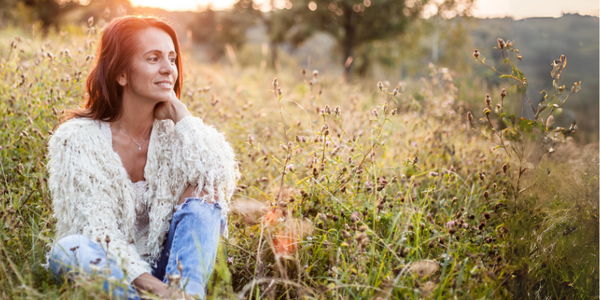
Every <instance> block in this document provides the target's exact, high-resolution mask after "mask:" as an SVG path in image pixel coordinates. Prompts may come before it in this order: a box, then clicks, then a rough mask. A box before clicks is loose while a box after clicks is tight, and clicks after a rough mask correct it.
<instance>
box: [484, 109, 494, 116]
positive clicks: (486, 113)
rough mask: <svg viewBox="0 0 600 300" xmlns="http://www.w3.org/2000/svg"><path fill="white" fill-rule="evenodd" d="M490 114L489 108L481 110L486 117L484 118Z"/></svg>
mask: <svg viewBox="0 0 600 300" xmlns="http://www.w3.org/2000/svg"><path fill="white" fill-rule="evenodd" d="M491 112H492V111H491V110H490V109H489V108H487V107H486V108H484V109H483V114H484V115H486V116H487V115H489V114H490V113H491Z"/></svg>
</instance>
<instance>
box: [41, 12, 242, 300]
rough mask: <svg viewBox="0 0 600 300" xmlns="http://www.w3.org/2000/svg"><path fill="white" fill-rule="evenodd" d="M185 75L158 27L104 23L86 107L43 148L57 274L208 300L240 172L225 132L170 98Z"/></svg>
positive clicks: (147, 21)
mask: <svg viewBox="0 0 600 300" xmlns="http://www.w3.org/2000/svg"><path fill="white" fill-rule="evenodd" d="M181 75H182V63H181V53H180V48H179V42H178V40H177V35H176V34H175V31H174V30H173V28H172V27H171V26H169V25H168V24H166V23H165V22H163V21H161V20H159V19H156V18H153V17H134V16H126V17H122V18H118V19H115V20H113V21H112V22H110V24H108V25H107V26H106V28H105V30H104V32H103V34H102V38H101V42H100V45H99V50H98V54H97V57H96V64H95V67H94V68H93V70H92V71H91V73H90V75H89V78H88V80H87V84H86V89H87V93H88V97H89V98H88V100H87V102H86V104H85V107H84V108H83V109H80V110H74V111H71V112H70V113H69V114H68V115H67V117H66V119H67V120H68V121H66V122H64V123H63V124H62V125H60V127H59V128H58V129H57V130H56V133H55V134H54V135H53V136H52V138H51V140H50V143H49V163H48V170H49V173H50V178H49V181H48V186H49V189H50V191H51V193H52V197H53V208H54V215H55V217H56V219H57V225H56V230H57V232H56V240H57V241H58V242H57V243H56V244H55V245H54V246H53V248H52V250H51V252H50V253H49V263H50V268H51V271H52V272H53V273H54V274H55V276H57V277H61V276H62V275H63V274H64V273H66V272H68V271H73V270H75V272H77V273H80V272H84V273H91V272H94V271H95V270H97V271H98V272H104V274H107V273H110V276H111V277H115V278H116V279H118V280H121V281H124V283H125V284H128V285H130V288H129V290H123V289H122V288H118V287H114V286H113V287H110V288H111V289H112V290H114V291H115V292H116V293H117V294H120V295H122V296H128V297H129V298H133V299H135V298H137V294H136V293H135V292H134V291H133V290H132V289H131V286H132V287H134V288H135V289H137V290H139V291H152V292H153V293H154V294H157V295H159V296H161V297H170V296H171V294H172V293H173V292H174V291H175V289H171V288H168V287H166V286H165V285H164V283H166V282H167V281H168V278H169V279H170V278H172V277H175V278H177V276H181V278H180V280H178V281H177V280H173V281H175V284H177V283H178V284H179V286H180V287H184V286H185V291H186V293H187V295H199V296H200V298H203V297H204V293H205V287H206V282H207V280H208V278H209V277H210V274H211V272H212V270H213V267H214V261H215V257H216V251H217V246H218V240H219V234H220V233H221V234H222V233H223V231H224V228H226V213H227V207H226V204H227V202H228V200H229V199H230V197H231V195H232V194H233V191H234V189H235V182H236V180H237V178H238V177H239V173H238V171H237V167H236V162H235V159H234V153H233V150H232V148H231V147H230V145H229V144H228V143H227V142H226V141H225V139H224V137H223V135H222V134H220V133H218V132H217V131H216V130H215V129H214V128H213V127H211V126H207V125H205V124H203V122H202V121H201V120H200V119H198V118H194V117H192V116H191V114H190V113H189V111H188V110H187V108H186V107H185V105H184V104H183V103H181V102H180V101H179V100H178V97H179V95H180V93H181V89H182V83H183V79H182V76H181ZM105 253H106V255H105ZM107 269H110V271H108V270H107ZM171 284H173V282H171ZM105 287H106V288H107V289H108V288H109V283H108V282H107V283H106V284H105Z"/></svg>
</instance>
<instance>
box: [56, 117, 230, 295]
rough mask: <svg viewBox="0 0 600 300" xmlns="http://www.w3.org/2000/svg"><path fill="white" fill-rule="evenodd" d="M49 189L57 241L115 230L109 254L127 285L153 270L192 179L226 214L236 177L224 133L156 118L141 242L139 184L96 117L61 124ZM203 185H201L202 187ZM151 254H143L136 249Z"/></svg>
mask: <svg viewBox="0 0 600 300" xmlns="http://www.w3.org/2000/svg"><path fill="white" fill-rule="evenodd" d="M48 149H49V151H48V157H49V162H48V171H49V174H50V177H49V180H48V187H49V189H50V192H51V195H52V199H53V201H52V203H53V209H54V217H55V218H56V220H57V224H56V240H57V241H58V240H59V239H61V238H63V237H65V236H68V235H71V234H82V235H85V236H87V237H88V238H90V239H91V240H92V241H96V239H97V237H100V239H101V240H102V243H101V244H102V247H103V248H105V249H106V243H105V242H104V240H105V237H106V236H110V240H111V241H110V243H109V246H108V257H109V259H112V260H114V261H115V262H117V263H119V264H120V266H121V268H122V269H124V270H125V271H126V278H125V281H126V283H128V284H130V283H131V282H132V281H133V280H134V279H135V278H137V277H138V276H140V275H141V274H142V273H144V272H148V273H150V272H151V268H150V266H151V265H155V264H156V262H157V261H158V259H159V258H160V254H161V251H162V246H163V242H164V241H165V239H166V236H167V233H168V231H169V226H170V220H171V218H172V215H173V212H174V206H175V205H176V204H177V202H178V200H179V197H180V196H181V195H182V194H183V192H184V191H185V188H186V187H187V186H189V185H197V186H198V189H196V190H195V191H194V196H198V195H199V194H200V193H201V192H202V191H203V192H205V193H206V194H207V199H208V200H210V201H218V202H219V204H220V205H221V207H222V214H227V211H228V208H227V203H228V202H229V200H230V198H231V196H232V194H233V192H234V190H235V187H236V181H237V179H238V178H239V172H238V168H237V162H236V161H235V157H234V152H233V149H232V148H231V146H230V145H229V143H227V141H226V140H225V138H224V136H223V135H222V134H220V133H219V132H217V130H215V128H213V127H212V126H208V125H206V124H204V123H203V122H202V120H200V119H198V118H195V117H191V116H188V117H185V118H183V119H182V120H180V121H179V122H178V123H177V124H174V123H173V121H171V120H162V121H159V120H155V121H154V123H153V127H152V132H151V135H150V144H149V146H148V157H147V162H146V166H145V169H144V175H145V178H146V181H147V182H148V189H147V191H146V194H145V195H144V198H145V199H147V201H148V212H149V217H150V225H149V227H150V229H149V234H148V240H147V241H148V242H147V243H148V244H147V245H136V241H135V239H134V236H135V229H136V228H135V219H136V213H135V190H134V188H133V185H132V183H131V180H130V178H129V175H128V174H127V171H126V170H125V167H124V166H123V164H122V162H121V158H120V157H119V155H118V154H117V153H116V152H114V151H113V148H112V144H111V143H110V142H108V141H107V140H106V138H104V137H103V136H102V133H101V131H100V128H99V127H98V125H97V124H96V123H95V122H94V121H93V120H91V119H85V118H80V119H72V120H69V121H67V122H65V123H64V124H62V125H61V126H60V127H59V128H58V129H57V130H56V132H55V133H54V135H53V136H52V138H51V139H50V142H49V146H48ZM202 188H203V190H200V189H202ZM142 246H143V247H144V248H146V249H147V250H148V251H149V254H148V256H147V257H145V259H143V258H142V257H141V256H140V254H139V253H138V251H137V247H142Z"/></svg>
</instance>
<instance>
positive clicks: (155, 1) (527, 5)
mask: <svg viewBox="0 0 600 300" xmlns="http://www.w3.org/2000/svg"><path fill="white" fill-rule="evenodd" d="M236 1H237V0H172V1H164V0H131V4H132V5H133V6H150V7H158V8H162V9H165V10H169V11H186V10H191V11H195V10H198V9H199V8H200V9H203V8H205V7H208V6H209V5H210V6H211V7H212V9H214V10H224V9H228V8H230V7H231V6H232V5H233V4H234V3H235V2H236ZM268 2H269V1H268V0H257V1H255V3H257V4H259V5H261V7H262V8H263V10H265V8H266V7H267V6H268ZM287 2H288V1H285V0H276V1H275V5H276V6H278V7H279V6H281V8H283V7H285V6H286V3H287ZM563 13H579V14H581V15H592V16H598V1H596V0H580V1H577V4H576V5H573V3H572V2H569V1H563V0H529V1H519V0H501V1H498V0H477V1H476V2H475V7H474V9H473V10H472V14H473V16H475V17H480V18H486V17H490V18H496V17H505V16H512V17H513V18H515V19H522V18H528V17H560V16H561V15H562V14H563Z"/></svg>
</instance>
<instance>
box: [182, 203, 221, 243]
mask: <svg viewBox="0 0 600 300" xmlns="http://www.w3.org/2000/svg"><path fill="white" fill-rule="evenodd" d="M207 210H210V211H211V212H210V214H217V213H218V214H220V213H221V210H222V208H221V204H219V202H216V203H208V202H206V201H205V200H204V199H203V198H201V197H198V198H196V197H188V198H185V201H184V202H183V203H182V204H179V205H176V206H175V213H176V214H197V215H199V216H205V215H206V213H207ZM218 222H219V227H220V230H219V234H220V235H223V236H224V237H227V216H226V215H220V217H219V221H218Z"/></svg>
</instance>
